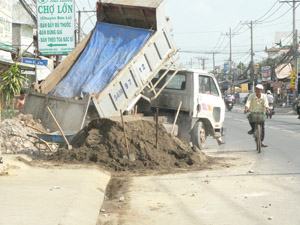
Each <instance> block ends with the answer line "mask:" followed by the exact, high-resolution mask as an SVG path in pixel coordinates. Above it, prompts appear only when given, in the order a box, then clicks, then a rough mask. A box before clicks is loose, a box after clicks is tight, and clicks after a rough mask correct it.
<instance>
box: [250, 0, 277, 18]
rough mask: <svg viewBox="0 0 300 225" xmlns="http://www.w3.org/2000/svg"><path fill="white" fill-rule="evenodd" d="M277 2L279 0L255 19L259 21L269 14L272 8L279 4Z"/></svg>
mask: <svg viewBox="0 0 300 225" xmlns="http://www.w3.org/2000/svg"><path fill="white" fill-rule="evenodd" d="M277 3H279V0H276V1H275V3H274V4H273V5H272V7H271V8H270V9H269V10H268V11H267V12H266V13H265V14H264V15H262V16H261V17H259V18H257V19H256V20H255V21H259V20H261V19H263V18H264V17H265V16H266V15H268V13H269V12H271V11H272V9H273V8H274V7H275V6H276V5H277Z"/></svg>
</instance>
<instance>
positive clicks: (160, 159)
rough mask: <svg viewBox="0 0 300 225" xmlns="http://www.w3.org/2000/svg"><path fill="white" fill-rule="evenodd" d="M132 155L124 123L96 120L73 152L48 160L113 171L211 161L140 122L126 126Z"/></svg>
mask: <svg viewBox="0 0 300 225" xmlns="http://www.w3.org/2000/svg"><path fill="white" fill-rule="evenodd" d="M125 130H126V136H127V141H128V145H129V152H128V151H127V148H126V144H125V138H124V133H123V127H122V124H121V123H119V122H116V121H112V120H108V119H100V120H94V121H92V122H91V123H90V124H89V125H88V126H87V127H85V128H84V129H83V130H81V131H80V132H79V133H78V134H77V135H76V136H75V137H74V139H73V140H74V141H73V142H72V145H73V147H74V148H73V149H72V150H67V149H59V150H58V151H57V152H55V153H54V154H52V155H50V156H47V159H50V160H55V161H63V162H94V163H97V164H100V165H101V166H103V167H104V168H106V169H109V170H112V171H141V170H169V171H170V169H173V168H200V167H203V165H204V164H205V163H206V162H207V160H208V157H206V156H205V155H204V154H203V153H202V152H200V151H194V150H193V149H192V148H191V147H190V146H189V145H188V144H187V143H184V142H182V141H180V140H179V139H178V138H176V137H173V136H171V135H170V134H168V133H167V131H166V130H165V128H164V127H163V126H162V125H159V129H158V137H159V138H158V148H156V138H155V137H156V127H155V124H154V123H153V122H150V121H144V120H137V121H132V122H126V125H125Z"/></svg>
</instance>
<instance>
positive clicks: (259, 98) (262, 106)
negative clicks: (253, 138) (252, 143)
mask: <svg viewBox="0 0 300 225" xmlns="http://www.w3.org/2000/svg"><path fill="white" fill-rule="evenodd" d="M263 89H264V87H263V85H261V84H257V85H256V87H255V93H252V94H250V95H249V97H248V99H247V102H246V105H245V112H250V113H255V112H258V113H260V112H261V113H266V111H267V110H268V109H269V103H268V98H267V96H266V95H265V94H263V93H262V91H263ZM249 123H250V126H251V130H249V131H248V134H253V133H254V130H255V123H254V122H252V121H250V120H249ZM264 137H265V123H264V122H263V123H262V137H261V139H262V142H263V140H264ZM261 146H262V147H268V146H267V145H265V144H264V143H262V145H261Z"/></svg>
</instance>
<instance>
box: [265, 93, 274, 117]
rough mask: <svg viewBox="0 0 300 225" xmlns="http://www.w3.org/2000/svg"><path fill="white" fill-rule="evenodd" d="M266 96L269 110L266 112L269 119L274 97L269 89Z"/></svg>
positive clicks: (271, 113)
mask: <svg viewBox="0 0 300 225" xmlns="http://www.w3.org/2000/svg"><path fill="white" fill-rule="evenodd" d="M267 98H268V102H269V111H268V112H267V117H269V118H270V119H271V118H272V115H273V114H274V97H273V94H272V92H271V91H270V90H268V91H267Z"/></svg>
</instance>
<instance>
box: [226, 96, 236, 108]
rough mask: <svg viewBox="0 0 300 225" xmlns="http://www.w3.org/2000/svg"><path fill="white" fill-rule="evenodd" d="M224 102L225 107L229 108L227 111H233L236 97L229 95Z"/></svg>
mask: <svg viewBox="0 0 300 225" xmlns="http://www.w3.org/2000/svg"><path fill="white" fill-rule="evenodd" d="M224 100H225V105H226V107H227V110H228V111H231V109H232V108H233V105H234V101H235V98H234V95H231V94H227V95H226V96H225V98H224Z"/></svg>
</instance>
